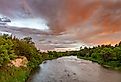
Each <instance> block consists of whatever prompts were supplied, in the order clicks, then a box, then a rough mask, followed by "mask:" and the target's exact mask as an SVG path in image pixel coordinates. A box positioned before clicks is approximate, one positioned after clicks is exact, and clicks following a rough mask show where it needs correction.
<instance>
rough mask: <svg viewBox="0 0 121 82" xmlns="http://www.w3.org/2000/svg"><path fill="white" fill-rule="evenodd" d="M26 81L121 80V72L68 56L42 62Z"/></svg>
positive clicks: (104, 81)
mask: <svg viewBox="0 0 121 82" xmlns="http://www.w3.org/2000/svg"><path fill="white" fill-rule="evenodd" d="M27 82H121V72H119V71H114V70H109V69H106V68H103V67H102V66H100V65H99V64H97V63H93V62H91V61H88V60H83V59H78V58H77V57H76V56H69V57H61V58H58V59H54V60H48V61H46V62H43V63H42V64H41V65H40V69H38V70H37V71H36V72H35V74H33V75H32V76H31V77H30V78H29V80H28V81H27Z"/></svg>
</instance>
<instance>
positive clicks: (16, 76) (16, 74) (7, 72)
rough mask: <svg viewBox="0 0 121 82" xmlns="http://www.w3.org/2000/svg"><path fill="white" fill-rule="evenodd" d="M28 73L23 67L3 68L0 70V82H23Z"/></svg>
mask: <svg viewBox="0 0 121 82" xmlns="http://www.w3.org/2000/svg"><path fill="white" fill-rule="evenodd" d="M29 73H30V72H29V70H28V69H27V68H24V67H3V68H1V69H0V81H1V82H25V81H26V79H27V78H28V76H29Z"/></svg>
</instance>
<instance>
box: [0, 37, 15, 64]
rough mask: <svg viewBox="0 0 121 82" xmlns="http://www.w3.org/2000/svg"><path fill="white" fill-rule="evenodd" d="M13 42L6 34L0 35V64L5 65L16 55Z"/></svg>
mask: <svg viewBox="0 0 121 82" xmlns="http://www.w3.org/2000/svg"><path fill="white" fill-rule="evenodd" d="M13 45H14V44H13V42H12V40H11V39H9V37H8V36H7V35H4V36H0V66H3V65H5V64H6V63H8V62H9V61H10V60H11V59H14V58H15V57H16V55H15V53H14V49H13Z"/></svg>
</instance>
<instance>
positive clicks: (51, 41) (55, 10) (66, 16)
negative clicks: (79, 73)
mask: <svg viewBox="0 0 121 82" xmlns="http://www.w3.org/2000/svg"><path fill="white" fill-rule="evenodd" d="M0 15H3V16H7V17H8V18H10V19H11V20H12V22H11V23H10V24H8V25H9V26H11V28H4V29H3V27H1V28H0V31H8V32H12V33H13V34H14V35H16V36H18V37H24V36H31V37H32V38H33V39H34V41H35V42H36V46H37V47H38V48H39V49H41V50H61V49H62V50H63V49H67V50H68V49H69V50H71V49H79V47H80V46H94V45H101V44H116V43H118V42H119V41H120V40H121V36H120V35H121V0H0Z"/></svg>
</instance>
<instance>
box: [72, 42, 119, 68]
mask: <svg viewBox="0 0 121 82" xmlns="http://www.w3.org/2000/svg"><path fill="white" fill-rule="evenodd" d="M71 53H74V54H75V55H77V56H78V57H79V58H83V59H88V60H91V61H94V62H98V63H99V64H101V65H103V66H105V67H110V68H117V69H121V42H120V43H119V44H116V45H115V46H111V44H109V45H99V46H97V47H93V48H87V47H85V48H82V47H81V48H80V50H79V51H71Z"/></svg>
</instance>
